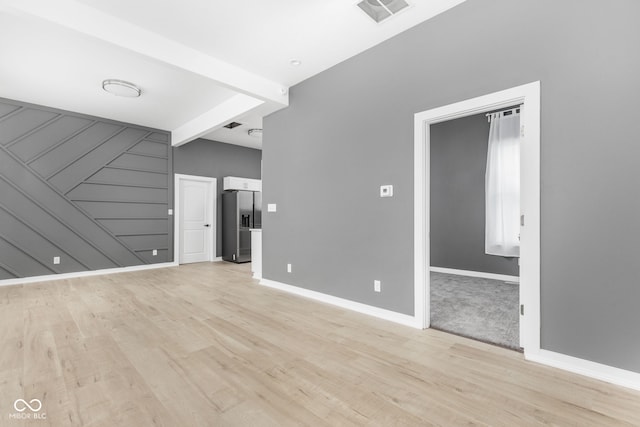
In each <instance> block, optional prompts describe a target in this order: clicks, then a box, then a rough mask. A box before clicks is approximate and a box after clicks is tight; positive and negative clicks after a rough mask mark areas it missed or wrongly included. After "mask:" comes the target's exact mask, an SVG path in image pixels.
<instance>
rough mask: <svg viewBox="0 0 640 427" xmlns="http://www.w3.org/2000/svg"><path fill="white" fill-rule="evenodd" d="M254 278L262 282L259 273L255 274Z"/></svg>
mask: <svg viewBox="0 0 640 427" xmlns="http://www.w3.org/2000/svg"><path fill="white" fill-rule="evenodd" d="M251 277H253V278H254V279H258V280H262V277H260V276H259V275H258V274H257V273H253V276H251Z"/></svg>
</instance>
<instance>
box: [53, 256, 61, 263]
mask: <svg viewBox="0 0 640 427" xmlns="http://www.w3.org/2000/svg"><path fill="white" fill-rule="evenodd" d="M53 263H54V264H60V257H59V256H54V257H53Z"/></svg>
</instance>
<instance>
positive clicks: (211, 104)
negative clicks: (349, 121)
mask: <svg viewBox="0 0 640 427" xmlns="http://www.w3.org/2000/svg"><path fill="white" fill-rule="evenodd" d="M463 1H464V0H409V3H410V7H409V8H407V9H405V10H403V11H401V12H400V13H398V14H397V15H396V16H394V17H392V18H390V19H388V20H387V21H384V22H382V23H380V24H376V23H375V22H374V21H372V20H371V19H370V18H369V17H368V16H366V15H365V14H364V13H363V12H362V11H361V10H360V8H358V7H357V6H356V4H357V1H353V0H304V1H303V0H270V1H264V0H229V1H219V0H181V1H176V0H163V1H157V0H136V1H131V0H77V1H76V0H56V1H52V0H0V58H1V60H0V97H5V98H11V99H17V100H22V101H26V102H32V103H36V104H42V105H48V106H52V107H56V108H62V109H66V110H71V111H77V112H82V113H87V114H91V115H95V116H100V117H106V118H110V119H114V120H120V121H125V122H129V123H135V124H139V125H143V126H149V127H154V128H159V129H164V130H170V131H172V139H173V143H174V145H180V144H182V143H186V142H188V141H190V140H193V139H195V138H197V137H205V138H208V139H213V140H218V141H222V142H228V143H233V144H238V145H245V146H250V147H254V148H260V147H261V142H260V139H259V138H255V137H249V136H248V135H247V130H248V129H249V128H253V127H262V117H263V116H264V115H266V114H269V113H271V112H273V111H277V110H278V109H281V108H284V107H286V106H287V105H288V88H289V87H290V86H292V85H294V84H296V83H298V82H300V81H302V80H304V79H306V78H308V77H311V76H313V75H315V74H317V73H319V72H321V71H323V70H325V69H327V68H329V67H331V66H333V65H335V64H337V63H339V62H341V61H343V60H345V59H347V58H349V57H351V56H354V55H356V54H358V53H360V52H362V51H364V50H366V49H368V48H370V47H372V46H374V45H376V44H378V43H380V42H382V41H384V40H386V39H388V38H390V37H392V36H394V35H396V34H398V33H400V32H402V31H404V30H406V29H408V28H410V27H412V26H414V25H416V24H418V23H420V22H423V21H425V20H427V19H429V18H431V17H432V16H434V15H436V14H438V13H441V12H443V11H445V10H447V9H449V8H451V7H453V6H455V5H457V4H459V3H462V2H463ZM292 59H298V60H300V61H301V62H302V63H301V65H300V66H298V67H294V66H292V65H291V64H290V60H292ZM108 78H114V79H121V80H127V81H131V82H134V83H136V84H137V85H138V86H139V87H140V88H141V89H142V92H143V95H142V96H141V97H140V98H121V97H114V96H113V95H110V94H107V93H105V92H104V91H102V89H101V82H102V80H104V79H108ZM232 120H235V121H238V122H240V123H243V126H239V127H237V128H235V129H233V130H228V129H225V128H222V126H223V125H224V124H226V123H228V122H230V121H232Z"/></svg>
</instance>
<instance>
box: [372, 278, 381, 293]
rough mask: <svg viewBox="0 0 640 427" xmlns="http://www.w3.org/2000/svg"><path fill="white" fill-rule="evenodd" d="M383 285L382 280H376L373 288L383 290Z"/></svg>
mask: <svg viewBox="0 0 640 427" xmlns="http://www.w3.org/2000/svg"><path fill="white" fill-rule="evenodd" d="M381 286H382V285H381V284H380V280H374V281H373V290H374V291H375V292H382V289H381Z"/></svg>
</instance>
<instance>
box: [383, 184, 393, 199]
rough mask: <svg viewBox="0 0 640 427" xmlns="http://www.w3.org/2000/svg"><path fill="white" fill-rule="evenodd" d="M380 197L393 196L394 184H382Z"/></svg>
mask: <svg viewBox="0 0 640 427" xmlns="http://www.w3.org/2000/svg"><path fill="white" fill-rule="evenodd" d="M380 197H393V185H381V186H380Z"/></svg>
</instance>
